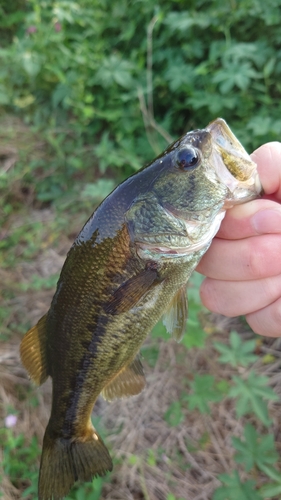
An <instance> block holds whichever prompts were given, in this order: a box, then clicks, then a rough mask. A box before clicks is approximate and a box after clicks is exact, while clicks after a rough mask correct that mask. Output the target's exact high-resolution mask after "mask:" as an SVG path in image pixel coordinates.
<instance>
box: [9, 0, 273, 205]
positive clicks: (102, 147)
mask: <svg viewBox="0 0 281 500" xmlns="http://www.w3.org/2000/svg"><path fill="white" fill-rule="evenodd" d="M280 6H281V2H280V0H269V1H267V2H263V1H262V0H243V1H240V2H235V1H233V0H229V1H226V2H221V1H220V0H212V1H207V0H192V1H190V2H188V4H186V2H183V1H182V0H173V1H172V2H171V1H167V0H163V1H162V2H159V3H157V2H156V1H150V0H149V1H148V0H139V1H137V2H130V1H128V0H118V2H117V1H115V0H111V1H109V0H104V1H103V2H99V1H98V0H82V1H80V2H76V1H74V0H56V1H55V0H26V1H23V0H15V1H14V2H10V3H9V2H6V1H5V0H1V1H0V27H1V32H2V33H3V37H2V40H1V45H0V61H1V66H0V67H1V69H0V106H1V108H2V111H6V112H9V113H13V114H15V115H17V116H19V117H22V118H23V119H24V121H25V123H27V124H29V126H30V127H32V130H36V131H40V137H41V138H44V141H45V148H46V150H45V154H44V155H43V157H40V158H33V160H32V161H30V162H28V164H27V165H26V158H25V157H24V156H25V155H26V154H28V151H23V152H22V155H21V156H22V157H21V158H19V160H18V161H17V163H16V165H15V167H14V168H13V169H10V170H8V171H7V172H5V173H4V174H2V176H1V183H0V189H1V188H2V190H3V193H4V196H3V197H2V202H1V203H3V200H4V199H5V200H6V201H7V196H6V193H7V187H9V188H10V189H9V190H8V191H9V192H11V184H13V183H15V182H16V181H18V180H20V182H21V183H22V185H23V186H25V187H26V186H29V185H30V184H32V183H34V175H35V176H37V179H38V182H37V183H36V185H35V188H34V189H35V193H34V197H35V200H37V201H38V202H41V203H44V202H47V203H48V202H54V201H56V200H60V201H61V199H62V197H63V196H66V195H67V194H68V195H69V192H71V191H72V192H73V196H75V197H77V196H78V191H79V188H78V187H77V184H78V186H80V187H81V184H82V185H83V187H82V188H81V189H84V188H85V184H87V182H90V181H91V182H93V181H94V180H96V179H97V178H99V177H102V176H103V175H104V174H105V173H107V174H108V173H111V175H112V172H114V177H115V178H116V177H117V178H118V180H120V179H121V178H123V177H125V176H127V175H128V174H130V173H132V172H133V171H134V170H135V169H137V168H139V167H140V166H142V165H143V164H144V163H145V162H147V161H148V160H150V159H151V158H152V157H153V155H155V154H158V153H159V152H161V150H162V149H163V147H164V146H165V145H166V143H167V140H169V139H170V138H172V137H176V136H178V135H181V134H182V133H183V132H185V131H187V130H189V129H191V128H197V127H203V126H205V125H206V124H207V123H208V122H209V121H210V120H212V119H214V118H215V117H217V116H218V115H220V116H223V118H225V119H226V120H227V121H228V122H229V124H230V125H231V127H232V128H233V130H234V132H235V133H236V134H237V135H238V137H239V138H240V139H241V141H242V142H243V144H244V145H245V146H247V147H248V148H249V149H250V150H252V149H253V148H255V147H257V146H258V145H260V144H261V143H262V142H265V141H268V140H275V139H278V138H279V137H280V132H281V119H280V116H281V113H280V111H281V99H280V95H281V83H280V74H281V48H280V44H281V32H280V21H281V16H280ZM26 149H28V148H26ZM101 181H102V180H101ZM101 181H100V182H101ZM100 188H101V194H102V191H103V188H104V193H107V188H108V184H105V185H104V186H103V184H102V182H101V184H100ZM83 192H84V193H85V191H83ZM86 192H88V191H87V189H86ZM5 206H6V208H5V210H6V212H7V210H8V208H7V204H6V205H5Z"/></svg>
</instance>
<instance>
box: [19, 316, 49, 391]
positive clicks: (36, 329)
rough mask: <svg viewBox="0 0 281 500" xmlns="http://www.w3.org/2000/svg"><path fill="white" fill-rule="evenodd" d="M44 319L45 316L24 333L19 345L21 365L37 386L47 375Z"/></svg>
mask: <svg viewBox="0 0 281 500" xmlns="http://www.w3.org/2000/svg"><path fill="white" fill-rule="evenodd" d="M46 317H47V315H46V314H45V316H43V317H42V318H41V319H39V321H38V323H37V324H36V325H35V326H33V327H32V328H30V330H28V332H26V334H25V336H24V337H23V339H22V342H21V345H20V356H21V360H22V364H23V366H24V367H25V369H26V370H27V371H28V374H29V376H30V377H31V379H32V380H33V382H35V383H36V384H37V385H41V384H43V382H45V380H46V379H47V378H48V375H49V373H48V368H47V355H46V345H47V332H46Z"/></svg>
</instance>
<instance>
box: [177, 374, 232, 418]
mask: <svg viewBox="0 0 281 500" xmlns="http://www.w3.org/2000/svg"><path fill="white" fill-rule="evenodd" d="M190 387H191V390H192V391H193V393H192V394H189V395H186V396H185V397H184V399H185V400H186V401H188V407H189V409H190V410H194V409H195V408H197V409H198V410H199V411H200V413H210V407H209V403H210V402H211V401H214V402H218V401H221V400H222V398H223V397H224V395H223V393H222V391H221V390H220V389H218V387H217V385H216V383H215V379H214V377H213V376H212V375H195V377H194V381H193V382H190Z"/></svg>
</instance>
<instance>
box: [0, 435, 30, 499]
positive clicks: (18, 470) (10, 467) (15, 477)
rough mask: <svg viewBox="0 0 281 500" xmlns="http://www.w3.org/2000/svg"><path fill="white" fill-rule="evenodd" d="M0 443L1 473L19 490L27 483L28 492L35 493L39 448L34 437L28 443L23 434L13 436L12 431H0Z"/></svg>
mask: <svg viewBox="0 0 281 500" xmlns="http://www.w3.org/2000/svg"><path fill="white" fill-rule="evenodd" d="M0 442H1V443H2V446H3V462H2V466H3V472H4V473H5V474H6V475H7V476H8V477H9V478H10V481H11V482H12V483H13V484H14V485H15V486H17V487H18V488H19V489H21V487H22V486H23V484H24V483H25V482H26V481H27V482H29V483H31V486H30V488H29V490H30V492H32V493H33V494H36V492H37V479H38V470H37V460H38V457H39V454H40V448H39V446H38V443H37V439H36V437H35V436H33V438H32V439H31V441H30V442H29V443H27V442H26V439H25V436H24V434H22V433H21V434H18V435H15V434H14V432H13V430H12V429H9V428H8V429H6V428H3V429H0Z"/></svg>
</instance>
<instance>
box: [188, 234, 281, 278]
mask: <svg viewBox="0 0 281 500" xmlns="http://www.w3.org/2000/svg"><path fill="white" fill-rule="evenodd" d="M280 255H281V234H278V235H277V234H276V235H274V234H273V235H271V234H268V235H264V236H255V237H252V238H246V239H244V240H233V241H229V240H223V239H220V238H214V240H213V243H212V245H211V246H210V248H209V250H208V252H207V253H206V254H205V255H204V256H203V257H202V259H201V261H200V262H199V264H198V266H197V269H196V270H197V271H198V272H199V273H201V274H204V275H205V276H207V277H209V278H214V279H218V280H232V281H248V280H256V279H260V278H266V277H268V276H276V275H278V274H280V273H281V259H280Z"/></svg>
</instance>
